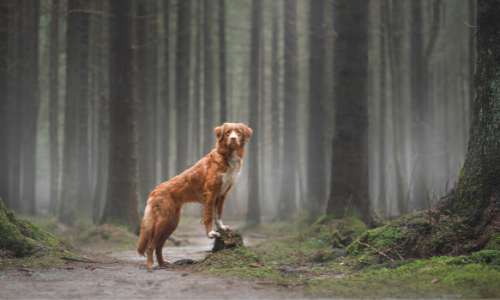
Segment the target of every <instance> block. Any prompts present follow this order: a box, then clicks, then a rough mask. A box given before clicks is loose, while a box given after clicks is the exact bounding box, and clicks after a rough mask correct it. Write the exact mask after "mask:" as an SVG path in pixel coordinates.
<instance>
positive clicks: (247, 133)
mask: <svg viewBox="0 0 500 300" xmlns="http://www.w3.org/2000/svg"><path fill="white" fill-rule="evenodd" d="M215 135H216V136H217V143H218V144H219V145H221V146H224V147H229V148H233V149H234V148H238V147H243V146H245V143H248V142H249V141H250V137H252V129H250V128H248V126H246V125H245V124H243V123H224V124H222V125H221V126H219V127H217V128H215Z"/></svg>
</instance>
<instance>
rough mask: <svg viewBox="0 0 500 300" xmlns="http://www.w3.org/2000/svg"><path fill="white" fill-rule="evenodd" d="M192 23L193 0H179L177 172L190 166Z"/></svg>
mask: <svg viewBox="0 0 500 300" xmlns="http://www.w3.org/2000/svg"><path fill="white" fill-rule="evenodd" d="M190 23H191V0H183V1H179V2H178V5H177V46H176V48H177V49H176V61H175V81H176V82H175V98H176V99H175V109H176V112H177V120H176V123H177V124H176V145H177V162H176V168H175V170H176V173H177V174H180V173H182V172H184V170H185V169H186V167H188V157H187V151H186V149H187V146H188V143H187V141H188V140H187V138H186V137H187V136H188V111H189V65H190V54H191V51H190V40H191V31H190ZM205 124H206V123H205ZM212 135H213V132H212V131H210V136H212ZM212 146H213V145H212ZM210 149H211V148H210Z"/></svg>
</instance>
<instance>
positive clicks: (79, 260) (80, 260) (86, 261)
mask: <svg viewBox="0 0 500 300" xmlns="http://www.w3.org/2000/svg"><path fill="white" fill-rule="evenodd" d="M61 259H65V260H71V261H78V262H85V263H88V262H92V263H96V264H100V262H98V261H95V260H91V259H88V258H86V260H82V259H74V258H69V257H64V256H61Z"/></svg>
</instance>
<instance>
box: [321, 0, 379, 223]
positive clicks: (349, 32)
mask: <svg viewBox="0 0 500 300" xmlns="http://www.w3.org/2000/svg"><path fill="white" fill-rule="evenodd" d="M368 3H369V1H368V0H352V1H337V2H336V6H335V8H334V10H335V12H336V13H335V16H334V20H335V21H334V22H335V31H336V32H337V44H336V47H335V74H334V79H335V81H334V82H335V91H334V99H335V101H336V103H335V104H336V113H335V124H334V130H335V131H334V136H333V155H332V176H331V182H330V188H331V192H330V196H329V201H328V207H327V213H328V214H329V215H334V216H336V217H342V216H343V215H344V213H345V211H346V210H351V211H355V212H356V213H357V214H358V215H359V217H360V219H361V220H362V221H363V222H365V223H366V224H367V225H368V226H370V225H371V223H372V215H371V203H370V196H369V194H368Z"/></svg>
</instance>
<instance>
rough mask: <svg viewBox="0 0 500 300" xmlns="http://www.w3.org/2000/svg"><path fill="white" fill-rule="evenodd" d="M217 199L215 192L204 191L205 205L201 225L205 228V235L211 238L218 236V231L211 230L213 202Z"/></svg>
mask: <svg viewBox="0 0 500 300" xmlns="http://www.w3.org/2000/svg"><path fill="white" fill-rule="evenodd" d="M216 200H217V194H215V193H213V192H208V193H205V207H204V209H203V225H205V229H206V230H207V236H208V237H209V238H211V239H213V238H214V237H218V236H220V234H219V233H218V232H215V231H214V230H213V219H214V210H215V202H216Z"/></svg>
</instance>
